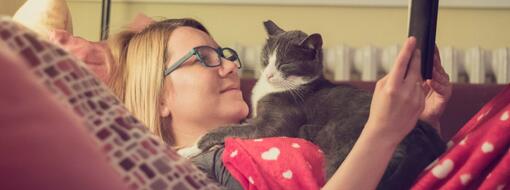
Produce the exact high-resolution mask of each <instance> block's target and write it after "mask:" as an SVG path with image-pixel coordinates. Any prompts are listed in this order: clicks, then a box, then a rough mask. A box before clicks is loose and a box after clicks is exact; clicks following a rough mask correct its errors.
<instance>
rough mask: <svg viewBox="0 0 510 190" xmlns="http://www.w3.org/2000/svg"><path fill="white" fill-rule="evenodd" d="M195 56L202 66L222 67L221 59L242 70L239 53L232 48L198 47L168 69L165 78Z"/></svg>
mask: <svg viewBox="0 0 510 190" xmlns="http://www.w3.org/2000/svg"><path fill="white" fill-rule="evenodd" d="M192 56H195V57H196V58H197V59H198V60H199V62H200V64H202V65H203V66H205V67H218V66H220V65H221V58H225V59H227V60H229V61H232V62H234V63H235V64H236V65H237V68H241V60H240V59H239V56H238V55H237V52H236V51H235V50H233V49H232V48H228V47H224V48H221V47H219V48H213V47H210V46H198V47H194V48H193V49H191V51H190V52H188V53H187V54H186V55H184V56H183V57H182V58H181V59H179V60H178V61H177V62H175V63H174V64H173V65H172V66H171V67H169V68H166V69H165V71H164V76H165V77H166V76H168V75H169V74H170V73H171V72H172V71H175V70H176V69H177V68H178V67H179V66H181V65H182V64H183V63H185V62H186V60H188V59H189V58H191V57H192Z"/></svg>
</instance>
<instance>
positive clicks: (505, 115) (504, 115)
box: [500, 111, 510, 121]
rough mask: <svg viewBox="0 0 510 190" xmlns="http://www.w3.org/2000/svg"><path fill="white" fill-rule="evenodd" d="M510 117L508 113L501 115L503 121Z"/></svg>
mask: <svg viewBox="0 0 510 190" xmlns="http://www.w3.org/2000/svg"><path fill="white" fill-rule="evenodd" d="M509 117H510V115H509V113H508V111H506V112H505V113H504V114H503V115H501V118H500V119H501V121H506V120H508V118H509Z"/></svg>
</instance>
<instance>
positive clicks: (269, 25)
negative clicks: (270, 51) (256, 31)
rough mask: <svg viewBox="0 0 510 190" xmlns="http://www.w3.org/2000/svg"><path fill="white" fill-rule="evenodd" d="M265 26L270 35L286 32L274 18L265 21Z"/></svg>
mask: <svg viewBox="0 0 510 190" xmlns="http://www.w3.org/2000/svg"><path fill="white" fill-rule="evenodd" d="M264 27H265V28H266V32H267V35H268V36H276V35H278V34H280V33H283V32H285V31H284V30H283V29H281V28H280V27H278V25H276V24H275V23H274V22H273V21H272V20H267V21H265V22H264Z"/></svg>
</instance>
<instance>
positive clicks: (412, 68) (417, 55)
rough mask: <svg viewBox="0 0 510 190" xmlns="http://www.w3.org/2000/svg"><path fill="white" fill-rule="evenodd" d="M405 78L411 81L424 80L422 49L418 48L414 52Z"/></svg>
mask: <svg viewBox="0 0 510 190" xmlns="http://www.w3.org/2000/svg"><path fill="white" fill-rule="evenodd" d="M405 80H406V81H409V82H411V83H416V82H422V81H423V79H422V76H421V51H419V50H417V51H415V52H414V54H413V58H412V59H411V62H410V63H409V70H408V72H407V76H406V78H405Z"/></svg>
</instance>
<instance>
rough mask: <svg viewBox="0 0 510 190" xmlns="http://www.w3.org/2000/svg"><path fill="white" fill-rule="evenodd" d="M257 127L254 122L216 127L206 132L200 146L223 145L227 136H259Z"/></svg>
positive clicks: (204, 148) (201, 147)
mask: <svg viewBox="0 0 510 190" xmlns="http://www.w3.org/2000/svg"><path fill="white" fill-rule="evenodd" d="M256 131H257V128H256V127H255V126H253V125H252V124H249V123H246V124H234V125H228V126H225V127H220V128H217V129H214V130H212V131H210V132H208V133H207V134H205V135H204V136H203V137H202V138H200V140H199V141H198V148H199V149H201V150H207V149H209V148H211V147H213V146H215V145H221V144H223V143H224V139H225V138H227V137H240V138H257V137H255V136H256V135H254V134H256Z"/></svg>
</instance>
